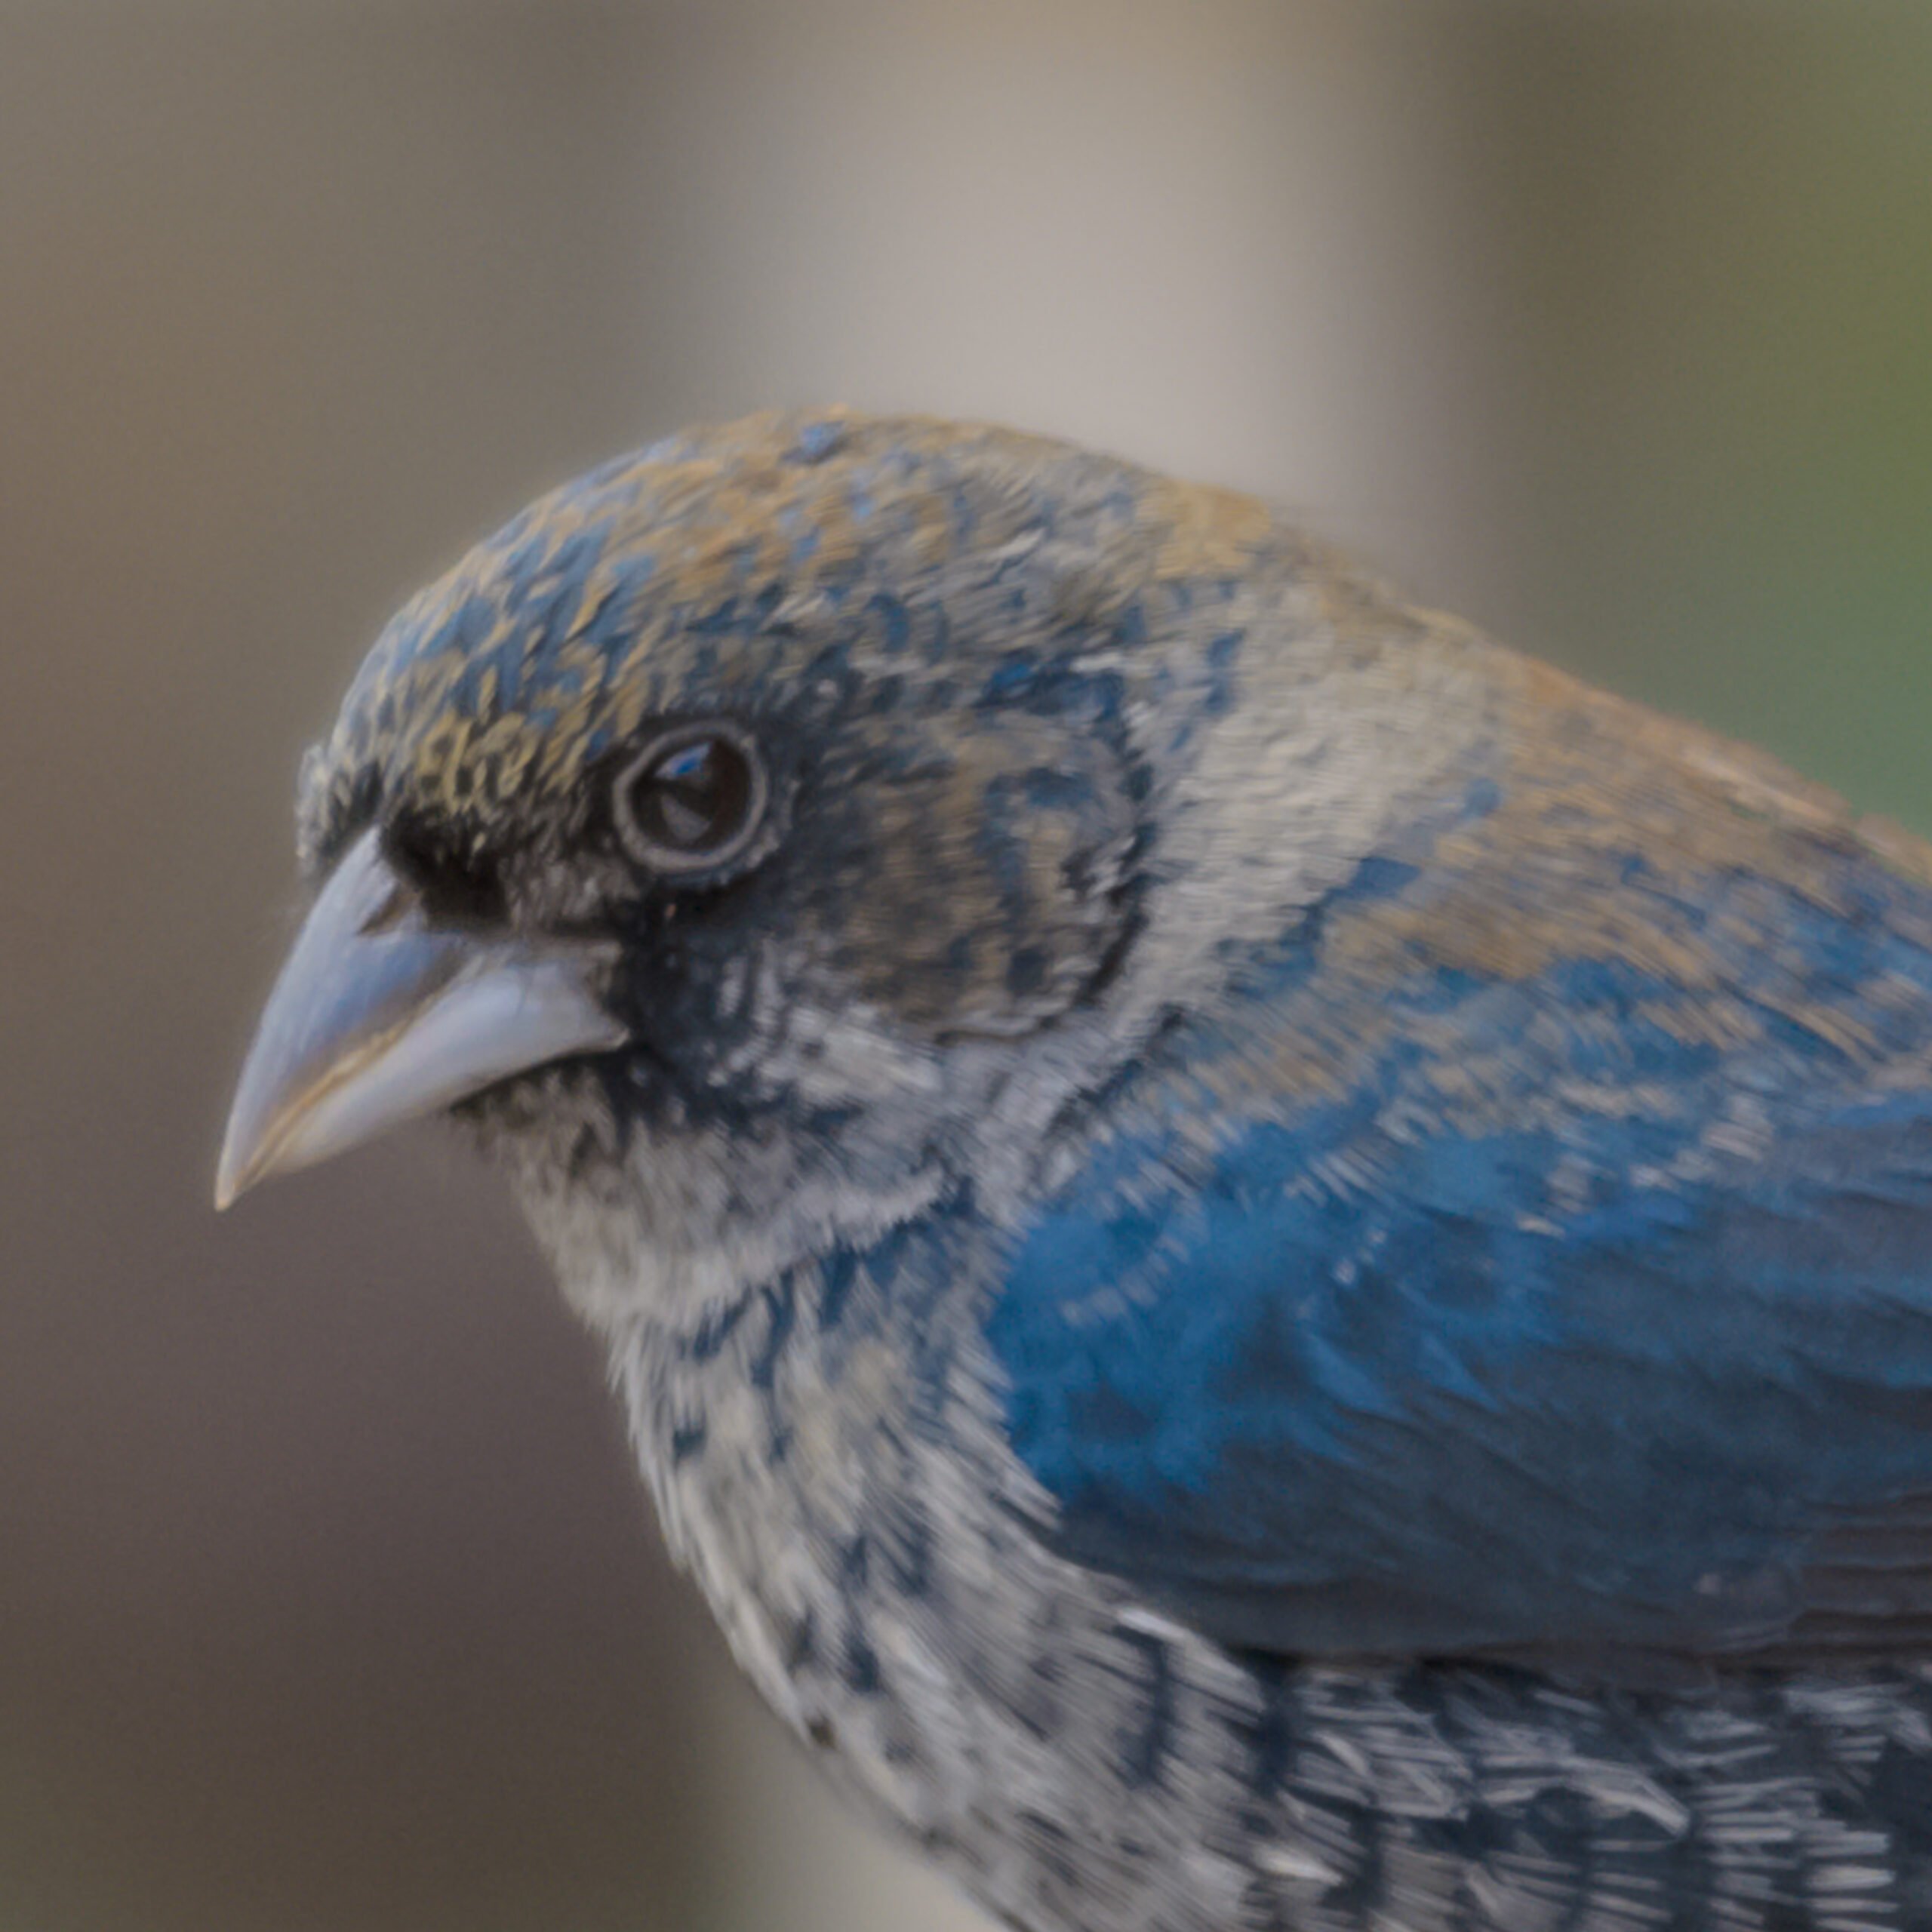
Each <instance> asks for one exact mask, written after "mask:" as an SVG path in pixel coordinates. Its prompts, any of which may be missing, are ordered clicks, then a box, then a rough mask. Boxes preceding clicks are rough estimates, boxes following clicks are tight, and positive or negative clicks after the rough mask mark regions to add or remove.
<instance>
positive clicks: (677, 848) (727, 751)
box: [613, 723, 766, 872]
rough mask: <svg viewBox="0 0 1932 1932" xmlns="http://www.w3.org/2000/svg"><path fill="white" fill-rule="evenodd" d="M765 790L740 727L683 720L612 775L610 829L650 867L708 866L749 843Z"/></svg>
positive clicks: (664, 869) (696, 868)
mask: <svg viewBox="0 0 1932 1932" xmlns="http://www.w3.org/2000/svg"><path fill="white" fill-rule="evenodd" d="M765 792H766V784H765V777H764V766H763V764H761V762H760V761H759V758H758V750H757V748H756V746H754V745H753V744H752V742H751V740H749V738H748V737H746V736H745V735H744V734H743V733H741V732H740V731H737V730H735V729H734V728H730V727H728V726H724V725H721V724H716V723H712V724H697V725H686V726H682V727H680V728H678V729H676V730H674V731H666V732H665V733H664V734H663V735H662V736H660V737H657V738H656V739H654V740H653V741H652V742H651V743H650V744H649V745H648V746H646V747H645V749H644V751H643V752H641V754H640V755H638V757H637V758H634V759H633V760H632V761H631V763H630V764H629V765H628V766H626V768H625V769H624V771H623V775H622V776H621V777H620V778H619V779H618V780H617V792H616V793H615V795H614V800H613V803H614V807H615V817H616V819H617V835H618V836H619V838H620V839H621V840H622V841H623V845H624V849H625V850H626V851H627V852H629V854H630V855H631V857H632V858H633V859H635V860H637V861H638V863H639V864H641V865H645V866H650V867H651V869H652V870H653V871H654V872H701V871H709V870H711V869H712V868H713V867H715V866H719V865H722V864H723V863H725V862H726V861H727V860H731V859H734V858H736V857H737V856H738V854H740V853H741V852H742V851H743V850H744V849H745V848H746V846H747V845H748V844H749V843H750V842H751V840H752V836H753V835H754V834H755V832H757V830H758V824H759V822H760V820H761V819H762V818H763V817H764V802H765Z"/></svg>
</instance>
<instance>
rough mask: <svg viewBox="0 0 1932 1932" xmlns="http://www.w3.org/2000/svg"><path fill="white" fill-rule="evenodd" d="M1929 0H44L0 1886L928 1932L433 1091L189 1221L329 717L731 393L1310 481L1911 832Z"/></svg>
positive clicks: (1555, 644)
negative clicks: (870, 1) (387, 644)
mask: <svg viewBox="0 0 1932 1932" xmlns="http://www.w3.org/2000/svg"><path fill="white" fill-rule="evenodd" d="M1928 101H1932V6H1928V5H1927V0H1895V4H1885V0H1810V4H1809V5H1799V4H1792V5H1780V4H1776V3H1775V0H1737V3H1736V4H1721V0H1659V3H1658V4H1656V5H1636V4H1617V0H1589V4H1585V0H1547V3H1546V4H1529V0H1522V4H1504V0H1460V4H1459V0H1272V4H1267V3H1264V0H1257V3H1256V4H1233V3H1232V0H1175V4H1171V5H1154V4H1137V0H1127V3H1126V4H1121V0H1116V3H1115V4H1112V5H1106V6H1104V7H1100V6H1095V7H1091V8H1089V7H1086V6H1082V5H1075V4H1066V3H1065V0H1028V3H1027V4H1012V5H1008V4H1001V0H977V4H968V3H967V0H959V4H957V5H936V4H930V3H929V0H900V4H897V5H891V6H886V5H879V6H877V7H874V8H860V7H847V6H841V5H820V4H816V0H789V3H787V4H781V0H773V4H771V5H768V6H754V5H691V6H689V7H681V8H661V7H654V6H652V5H648V4H639V5H629V6H624V5H591V4H571V0H524V4H515V3H514V0H501V3H500V4H472V5H456V4H445V5H438V4H432V0H421V4H414V5H412V4H408V3H407V0H396V4H382V0H341V3H340V4H327V3H326V0H257V4H252V5H244V4H226V5H224V4H221V0H179V4H171V0H126V4H125V5H109V4H104V3H103V0H47V4H45V5H38V6H35V5H19V4H8V0H0V907H4V910H3V911H0V1054H3V1055H4V1058H0V1069H4V1074H3V1075H0V1077H3V1078H4V1079H5V1082H6V1093H7V1098H8V1105H7V1106H6V1107H5V1110H4V1112H0V1135H4V1159H0V1932H69V1929H70V1928H71V1929H72V1932H124V1928H125V1932H148V1928H156V1932H174V1928H180V1932H189V1928H193V1932H229V1928H235V1932H310V1929H311V1928H313V1932H439V1929H440V1928H444V1927H448V1928H451V1932H457V1928H461V1932H499V1928H500V1932H512V1928H516V1932H526V1929H527V1928H534V1927H552V1926H558V1927H571V1928H573V1932H605V1928H610V1932H618V1929H619V1928H623V1932H659V1929H660V1928H662V1932H709V1928H712V1927H717V1928H731V1932H740V1928H764V1927H772V1928H780V1929H781V1932H874V1929H875V1928H876V1929H877V1932H884V1928H886V1927H893V1928H895V1932H897V1928H904V1927H914V1926H917V1927H921V1928H932V1932H938V1929H939V1928H940V1927H959V1926H962V1925H964V1924H968V1923H970V1922H971V1921H970V1920H969V1918H968V1916H967V1915H965V1914H964V1912H963V1911H962V1910H961V1909H960V1908H958V1907H956V1906H952V1904H951V1903H949V1902H948V1901H946V1900H943V1898H941V1897H940V1896H939V1894H937V1892H936V1891H935V1890H934V1889H933V1888H932V1887H931V1885H930V1884H929V1881H926V1880H925V1879H924V1878H921V1877H919V1876H918V1875H915V1874H912V1873H911V1872H909V1871H907V1870H906V1869H904V1868H903V1867H902V1866H900V1863H898V1861H897V1860H896V1859H894V1858H893V1857H890V1856H888V1854H884V1853H883V1852H881V1851H880V1850H878V1848H876V1847H873V1846H872V1845H871V1844H869V1842H867V1841H865V1840H864V1839H863V1838H861V1837H860V1835H858V1834H857V1832H855V1831H854V1830H853V1829H851V1828H850V1827H848V1826H847V1825H846V1824H845V1823H844V1822H843V1821H842V1820H840V1819H839V1818H838V1817H837V1816H836V1815H835V1813H834V1812H833V1811H832V1809H831V1807H829V1804H827V1803H826V1801H824V1800H823V1798H821V1797H820V1795H819V1794H818V1792H817V1789H816V1788H815V1787H814V1786H813V1785H812V1784H811V1782H810V1780H809V1778H808V1775H807V1774H806V1772H805V1770H804V1767H803V1766H802V1764H800V1763H799V1762H798V1761H795V1760H794V1758H792V1755H791V1754H790V1753H789V1751H788V1750H787V1749H785V1748H784V1747H783V1746H782V1745H781V1744H780V1743H779V1742H778V1741H777V1740H776V1739H775V1738H774V1737H772V1736H771V1734H770V1733H769V1732H768V1730H767V1729H766V1728H765V1727H764V1724H763V1723H762V1721H761V1719H760V1718H758V1715H756V1714H755V1712H752V1710H751V1709H750V1708H749V1700H748V1698H747V1697H746V1695H745V1694H743V1693H742V1692H741V1691H740V1690H739V1689H738V1688H737V1686H736V1685H735V1684H734V1682H733V1681H732V1680H731V1678H730V1676H729V1675H728V1671H727V1670H726V1669H725V1667H724V1663H723V1661H722V1659H721V1648H720V1646H719V1644H718V1643H717V1641H715V1639H714V1638H713V1637H712V1635H711V1633H710V1632H709V1629H708V1628H706V1626H705V1625H704V1623H703V1620H702V1619H701V1618H700V1616H699V1615H698V1614H697V1612H696V1611H695V1609H694V1605H693V1604H692V1603H691V1600H690V1599H689V1598H688V1596H687V1595H686V1594H685V1592H684V1591H683V1589H681V1587H680V1586H676V1585H675V1584H674V1583H672V1580H670V1579H669V1577H667V1575H666V1572H665V1569H664V1566H663V1563H662V1561H661V1559H660V1557H659V1556H658V1555H657V1549H656V1544H655V1540H654V1534H653V1533H651V1531H650V1530H649V1528H648V1524H647V1520H646V1509H645V1504H644V1503H643V1501H642V1500H641V1497H640V1495H639V1494H638V1492H637V1491H636V1489H635V1485H634V1484H633V1481H632V1477H631V1475H630V1472H629V1467H628V1465H627V1461H626V1455H625V1453H624V1451H623V1445H622V1443H621V1441H620V1435H619V1431H618V1429H617V1426H616V1423H615V1421H614V1418H613V1417H612V1416H611V1413H610V1411H609V1409H608V1404H606V1402H605V1399H604V1396H603V1392H602V1388H601V1373H600V1367H599V1364H598V1361H596V1359H595V1356H594V1354H593V1352H592V1349H591V1348H590V1346H589V1344H588V1343H587V1342H586V1340H585V1339H584V1338H583V1337H582V1336H580V1334H578V1333H577V1331H575V1330H574V1327H572V1326H571V1323H570V1322H569V1321H568V1318H566V1317H565V1315H564V1313H563V1312H562V1311H561V1308H560V1307H559V1306H558V1304H557V1303H556V1302H555V1298H554V1297H553V1295H552V1293H551V1291H550V1290H549V1287H548V1285H547V1283H546V1281H545V1280H544V1278H543V1275H542V1272H541V1270H540V1268H539V1267H538V1266H537V1264H536V1263H535V1261H534V1258H533V1257H532V1256H531V1253H530V1251H529V1250H528V1247H527V1246H526V1244H525V1241H524V1240H523V1238H522V1237H521V1233H520V1232H519V1230H518V1228H517V1227H516V1226H515V1223H514V1222H513V1220H512V1217H510V1215H509V1213H508V1212H507V1211H506V1207H505V1206H504V1205H503V1203H502V1202H501V1201H500V1200H499V1199H498V1198H497V1195H496V1194H495V1192H494V1190H493V1189H491V1187H490V1186H489V1185H488V1183H487V1182H486V1181H485V1180H484V1179H483V1178H482V1177H479V1176H478V1175H475V1174H472V1173H470V1172H469V1171H467V1169H466V1168H465V1167H464V1166H463V1164H461V1162H460V1161H458V1160H457V1159H455V1158H453V1157H451V1156H449V1155H446V1154H445V1152H444V1150H443V1149H441V1146H440V1144H439V1143H438V1140H437V1139H436V1137H435V1135H434V1134H432V1133H425V1134H419V1135H417V1136H416V1137H414V1138H413V1139H406V1140H404V1141H402V1142H401V1143H397V1144H395V1145H392V1146H389V1147H386V1148H385V1149H382V1150H380V1151H378V1152H373V1153H369V1154H366V1155H363V1156H361V1157H360V1158H355V1159H352V1160H349V1161H344V1162H343V1164H341V1165H340V1166H339V1167H337V1168H334V1169H331V1170H328V1171H324V1172H322V1173H321V1174H317V1175H315V1176H313V1177H304V1178H302V1179H300V1180H295V1181H291V1182H289V1183H286V1184H284V1185H281V1186H277V1187H275V1188H274V1189H271V1190H269V1191H268V1192H266V1193H264V1194H263V1195H261V1196H260V1197H259V1198H254V1199H251V1201H248V1203H247V1204H245V1207H243V1208H242V1210H241V1211H238V1213H237V1214H235V1215H234V1216H232V1217H230V1218H229V1219H228V1220H226V1221H223V1222H217V1220H215V1219H214V1217H213V1216H212V1214H211V1212H210V1211H209V1208H208V1184H209V1177H210V1172H211V1163H212V1155H213V1150H214V1142H215V1137H216V1134H217V1129H218V1126H219V1123H220V1116H221V1113H222V1110H223V1103H224V1100H225V1098H226V1083H227V1082H228V1081H229V1078H231V1076H232V1072H233V1071H234V1069H235V1064H236V1060H237V1057H238V1053H239V1051H240V1049H241V1047H242V1044H243V1041H244V1038H245V1033H246V1031H247V1029H248V1024H249V1021H250V1019H251V1014H252V1011H253V1008H254V1004H255V1002H256V1001H257V998H259V996H260V994H261V992H263V989H264V987H265V986H266V982H267V980H268V978H269V975H270V974H271V973H272V970H273V968H274V965H275V960H276V957H277V954H278V949H279V946H280V945H281V942H282V940H283V939H284V937H285V935H286V934H287V933H288V931H289V929H290V923H291V915H292V908H293V894H292V886H291V866H290V860H289V857H288V842H289V841H288V801H289V797H290V791H291V777H292V773H293V771H294V763H295V760H296V758H297V754H298V752H299V750H300V747H301V746H302V745H303V743H304V741H305V740H306V737H308V735H309V734H311V733H312V732H313V731H315V730H316V729H317V728H318V727H319V726H320V725H321V724H322V722H323V721H324V720H325V718H327V716H328V714H329V712H330V710H331V707H332V705H333V703H334V698H335V697H336V695H337V692H338V691H339V690H340V687H341V685H342V684H343V680H344V678H345V677H346V674H347V673H348V672H349V669H350V668H351V666H352V665H353V663H355V660H356V658H357V657H358V654H359V653H360V651H361V648H363V646H364V645H365V643H366V641H368V638H370V637H371V635H373V633H374V631H375V629H376V628H377V626H378V624H379V623H380V621H381V620H382V619H383V617H384V615H385V614H386V612H387V611H388V610H389V608H390V607H391V606H392V605H393V604H394V603H395V601H397V600H398V598H400V597H401V595H403V594H405V592H407V591H408V590H409V589H411V588H412V587H413V586H414V584H415V583H417V582H418V581H419V580H421V579H423V577H426V576H427V575H429V574H431V573H432V571H435V570H436V569H438V568H440V567H441V565H443V564H444V563H445V561H448V559H449V558H451V556H452V555H454V553H455V552H457V550H458V549H460V547H461V546H463V544H464V543H466V541H467V540H469V538H471V537H472V536H474V535H475V534H478V533H480V532H481V531H482V530H484V529H485V528H487V527H488V526H489V525H491V524H493V523H494V521H496V520H497V519H498V518H501V517H502V516H503V515H505V514H506V513H507V512H509V511H510V510H511V509H513V508H514V507H515V506H516V505H517V504H518V503H519V502H520V501H521V500H522V499H523V498H525V497H527V496H528V495H529V494H532V493H533V492H534V491H535V490H536V489H537V488H539V487H540V486H542V485H546V484H547V483H548V482H550V481H554V480H555V479H556V478H559V477H560V476H561V475H565V474H566V473H568V472H570V471H571V470H572V469H575V468H577V467H578V466H580V465H583V464H584V463H588V462H589V461H590V460H592V459H595V458H597V457H601V456H603V455H605V454H609V453H611V452H613V451H616V450H617V449H620V448H623V447H626V446H627V445H632V444H635V443H637V442H638V441H643V440H645V439H646V438H649V437H651V436H652V435H656V434H657V433H659V432H661V431H663V430H665V429H669V428H671V427H672V426H675V425H676V424H678V423H680V422H681V421H684V420H687V419H689V418H691V417H699V416H703V415H711V414H729V413H734V412H736V411H739V410H741V409H744V408H751V407H754V406H756V405H763V404H767V403H771V402H774V401H780V402H783V401H811V400H814V399H823V398H847V399H850V400H852V401H858V402H862V403H866V404H871V405H886V406H911V407H917V408H928V409H937V410H942V411H958V412H972V413H981V414H991V415H995V416H998V417H1007V418H1010V419H1013V420H1017V421H1020V422H1022V423H1026V424H1029V425H1031V426H1038V427H1041V428H1045V429H1054V430H1059V431H1063V432H1069V433H1072V434H1074V435H1079V436H1081V437H1084V438H1090V439H1092V440H1095V441H1100V442H1102V443H1104V444H1106V445H1111V446H1113V447H1115V448H1119V449H1121V450H1123V451H1127V452H1128V453H1130V454H1134V455H1136V456H1139V457H1145V458H1148V459H1151V460H1155V461H1157V462H1159V463H1164V464H1168V465H1171V466H1177V467H1179V468H1181V469H1185V470H1187V471H1189V472H1195V473H1200V474H1204V475H1213V476H1216V477H1219V478H1225V479H1228V480H1232V481H1240V482H1243V483H1246V484H1249V485H1255V486H1257V487H1260V488H1265V489H1266V490H1268V491H1270V492H1272V493H1273V494H1276V495H1278V496H1280V497H1284V498H1287V499H1288V500H1291V501H1292V502H1294V503H1297V504H1298V505H1300V506H1302V507H1303V509H1305V511H1306V513H1307V514H1308V515H1309V517H1310V518H1312V520H1313V521H1316V522H1318V523H1319V524H1320V525H1322V526H1324V528H1327V529H1328V530H1330V531H1331V532H1334V533H1337V534H1341V535H1343V536H1344V537H1346V538H1348V539H1349V540H1352V541H1353V542H1354V543H1356V544H1357V545H1358V546H1359V547H1361V548H1363V549H1366V550H1367V551H1368V552H1370V553H1371V555H1373V556H1374V558H1377V560H1378V561H1380V563H1381V564H1382V565H1383V566H1384V567H1385V568H1386V569H1387V570H1388V571H1389V572H1390V573H1391V574H1393V575H1395V576H1396V577H1398V578H1401V579H1403V580H1406V581H1407V582H1408V583H1410V584H1411V585H1412V586H1414V587H1415V588H1416V589H1417V590H1418V591H1419V592H1420V593H1421V594H1422V595H1425V596H1426V597H1428V598H1431V599H1432V600H1435V601H1440V602H1442V603H1445V604H1449V605H1454V606H1456V607H1457V608H1460V609H1462V610H1463V611H1466V612H1467V613H1469V614H1471V615H1472V616H1474V617H1477V618H1478V619H1480V620H1482V621H1484V623H1487V624H1488V625H1490V626H1491V627H1492V628H1494V629H1498V630H1500V631H1502V632H1503V633H1504V634H1506V635H1508V636H1509V637H1510V638H1512V639H1513V640H1515V641H1518V642H1521V643H1524V644H1525V645H1528V646H1530V647H1531V648H1535V649H1537V650H1540V651H1544V652H1546V653H1548V654H1552V655H1555V656H1557V657H1561V658H1562V659H1564V660H1567V661H1569V662H1571V663H1577V664H1580V665H1583V666H1586V667H1589V668H1590V669H1592V670H1593V671H1594V672H1595V673H1596V674H1597V675H1599V676H1600V677H1601V678H1604V679H1605V680H1606V681H1610V682H1611V683H1614V684H1615V685H1619V686H1620V687H1622V688H1625V689H1627V690H1629V691H1635V692H1637V693H1639V694H1644V695H1647V696H1650V697H1654V698H1656V699H1658V700H1662V701H1664V702H1666V703H1669V704H1672V705H1673V706H1676V707H1677V708H1679V709H1686V710H1689V711H1692V712H1696V713H1698V714H1700V715H1703V717H1705V718H1708V719H1710V720H1712V721H1715V722H1716V723H1718V724H1721V725H1722V726H1724V727H1726V728H1730V729H1733V730H1736V731H1741V732H1743V733H1746V734H1749V735H1752V736H1754V737H1760V738H1763V739H1766V740H1769V741H1770V743H1773V744H1774V746H1777V748H1778V749H1780V750H1781V751H1783V752H1785V753H1786V754H1787V755H1790V756H1792V757H1793V758H1796V759H1797V760H1798V761H1800V762H1801V763H1802V764H1805V765H1806V766H1807V767H1808V768H1810V769H1811V770H1812V771H1814V772H1816V773H1817V774H1820V775H1821V776H1823V777H1827V778H1829V779H1831V780H1833V781H1835V782H1836V783H1838V784H1839V785H1840V786H1842V787H1844V788H1845V789H1847V790H1849V791H1850V792H1852V793H1853V794H1854V795H1855V796H1856V797H1857V798H1858V799H1859V800H1860V801H1861V802H1863V803H1865V804H1870V805H1873V806H1877V807H1880V808H1884V809H1887V810H1889V811H1893V812H1895V813H1897V814H1900V816H1902V817H1906V818H1907V819H1908V820H1912V821H1913V822H1915V823H1917V824H1918V826H1920V827H1921V829H1928V830H1932V764H1928V759H1927V735H1928V726H1932V112H1928V109H1927V103H1928Z"/></svg>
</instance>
